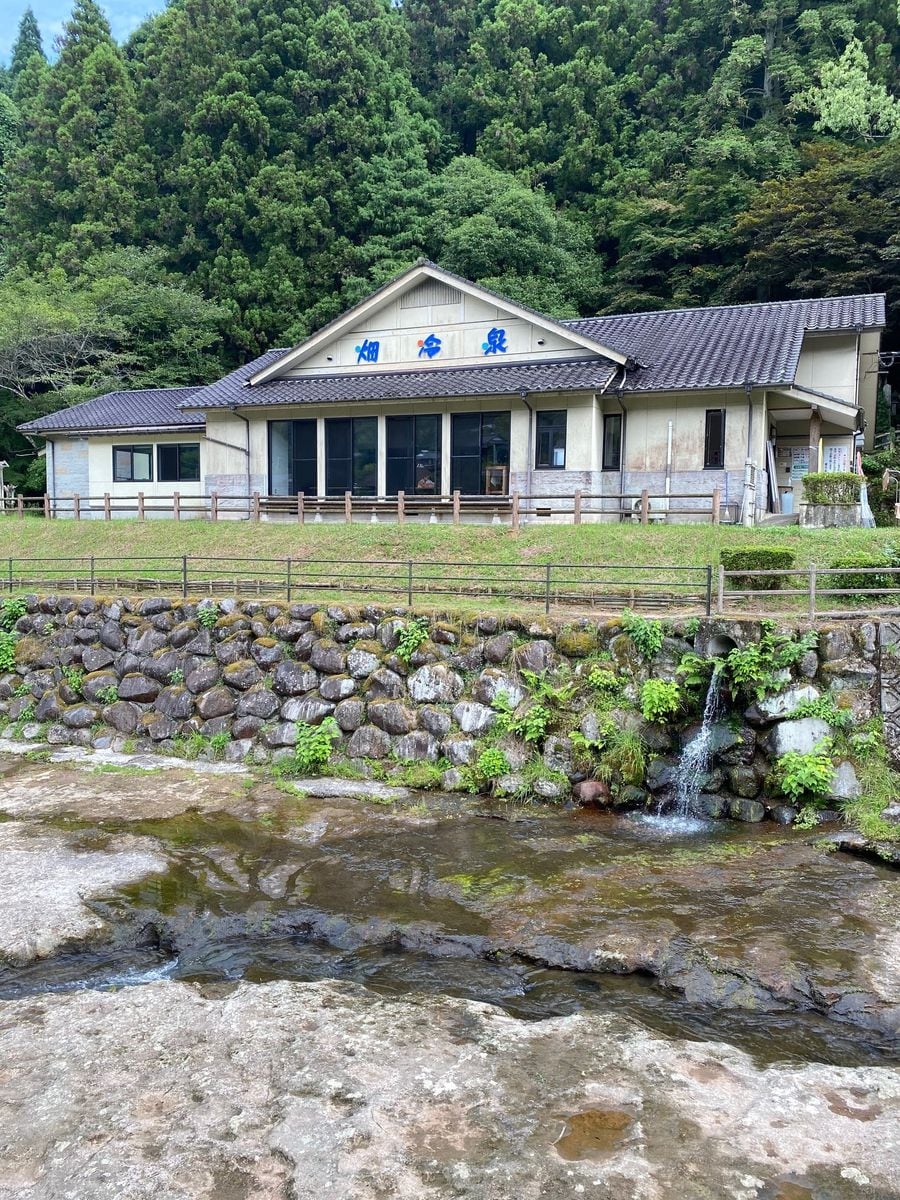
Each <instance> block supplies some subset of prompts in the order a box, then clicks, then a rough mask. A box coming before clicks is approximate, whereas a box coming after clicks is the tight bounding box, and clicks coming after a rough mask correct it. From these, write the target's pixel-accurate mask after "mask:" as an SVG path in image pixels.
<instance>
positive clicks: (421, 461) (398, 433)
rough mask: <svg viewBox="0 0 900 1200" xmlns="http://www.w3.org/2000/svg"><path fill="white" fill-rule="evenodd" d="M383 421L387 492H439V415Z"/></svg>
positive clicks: (421, 493)
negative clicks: (384, 428)
mask: <svg viewBox="0 0 900 1200" xmlns="http://www.w3.org/2000/svg"><path fill="white" fill-rule="evenodd" d="M385 424H386V431H387V494H388V495H389V496H395V495H396V494H397V492H406V493H407V494H408V495H419V496H437V495H440V491H441V418H440V416H439V415H437V414H434V415H430V416H422V417H388V418H387V420H386V422H385Z"/></svg>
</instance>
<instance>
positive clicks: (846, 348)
mask: <svg viewBox="0 0 900 1200" xmlns="http://www.w3.org/2000/svg"><path fill="white" fill-rule="evenodd" d="M857 342H858V339H857V336H856V334H855V333H849V334H834V333H823V334H810V333H808V334H807V335H806V336H805V337H804V339H803V349H802V350H801V351H800V359H799V362H798V363H797V376H796V383H797V385H798V386H799V387H806V388H812V389H813V391H816V392H825V393H826V394H827V395H829V396H836V397H837V398H838V399H839V400H846V401H847V402H848V403H849V404H856V403H857V384H858V374H859V363H858V361H857Z"/></svg>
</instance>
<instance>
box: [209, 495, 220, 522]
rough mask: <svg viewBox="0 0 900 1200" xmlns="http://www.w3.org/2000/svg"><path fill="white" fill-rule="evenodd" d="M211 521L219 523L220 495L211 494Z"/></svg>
mask: <svg viewBox="0 0 900 1200" xmlns="http://www.w3.org/2000/svg"><path fill="white" fill-rule="evenodd" d="M209 519H210V520H211V521H218V519H219V493H218V492H210V494H209Z"/></svg>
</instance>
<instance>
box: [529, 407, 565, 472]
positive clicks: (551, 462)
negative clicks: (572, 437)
mask: <svg viewBox="0 0 900 1200" xmlns="http://www.w3.org/2000/svg"><path fill="white" fill-rule="evenodd" d="M534 465H535V466H536V467H537V468H538V469H540V470H553V469H560V468H562V467H564V466H565V465H566V411H565V409H559V410H558V411H555V412H539V413H538V415H537V449H536V451H535V456H534Z"/></svg>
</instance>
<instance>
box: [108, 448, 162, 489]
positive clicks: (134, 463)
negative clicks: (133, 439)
mask: <svg viewBox="0 0 900 1200" xmlns="http://www.w3.org/2000/svg"><path fill="white" fill-rule="evenodd" d="M112 456H113V480H114V481H115V482H116V483H149V481H150V480H151V479H152V478H153V447H152V446H113V448H112Z"/></svg>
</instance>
